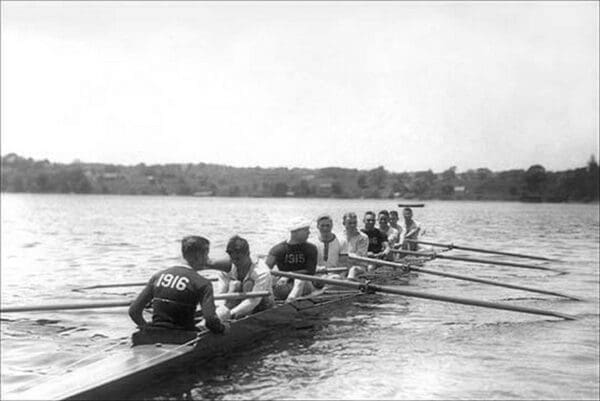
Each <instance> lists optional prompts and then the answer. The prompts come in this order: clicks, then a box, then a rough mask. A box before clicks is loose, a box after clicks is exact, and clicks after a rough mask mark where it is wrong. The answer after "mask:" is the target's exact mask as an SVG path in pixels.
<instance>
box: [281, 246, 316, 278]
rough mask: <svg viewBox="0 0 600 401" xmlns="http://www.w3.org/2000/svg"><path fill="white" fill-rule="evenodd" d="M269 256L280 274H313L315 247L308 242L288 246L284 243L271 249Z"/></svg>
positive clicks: (314, 268)
mask: <svg viewBox="0 0 600 401" xmlns="http://www.w3.org/2000/svg"><path fill="white" fill-rule="evenodd" d="M269 255H273V256H274V257H275V265H276V266H277V268H278V269H279V270H280V271H282V272H294V271H298V270H306V271H307V274H315V270H316V268H317V247H316V246H315V245H313V244H311V243H309V242H304V243H302V244H288V243H287V242H286V241H284V242H282V243H280V244H277V245H275V246H274V247H273V248H271V250H270V251H269Z"/></svg>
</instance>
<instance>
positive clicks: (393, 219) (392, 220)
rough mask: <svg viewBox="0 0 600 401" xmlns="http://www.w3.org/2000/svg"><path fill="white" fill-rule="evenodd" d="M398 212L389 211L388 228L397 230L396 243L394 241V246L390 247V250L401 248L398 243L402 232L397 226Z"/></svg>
mask: <svg viewBox="0 0 600 401" xmlns="http://www.w3.org/2000/svg"><path fill="white" fill-rule="evenodd" d="M398 220H399V218H398V212H397V211H396V210H390V221H389V223H390V227H392V228H395V229H396V230H398V241H396V244H393V245H392V248H398V247H400V246H401V243H400V238H401V237H402V233H403V232H404V229H403V228H402V226H401V225H400V224H398Z"/></svg>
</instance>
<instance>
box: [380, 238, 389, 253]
mask: <svg viewBox="0 0 600 401" xmlns="http://www.w3.org/2000/svg"><path fill="white" fill-rule="evenodd" d="M381 245H383V251H382V252H381V253H380V254H379V255H380V256H387V255H388V254H389V253H390V251H391V249H390V243H389V242H388V241H384V242H383V244H381Z"/></svg>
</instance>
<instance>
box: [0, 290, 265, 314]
mask: <svg viewBox="0 0 600 401" xmlns="http://www.w3.org/2000/svg"><path fill="white" fill-rule="evenodd" d="M269 294H270V293H269V292H268V291H256V292H248V293H228V294H216V295H214V299H215V300H235V299H246V298H262V297H266V296H268V295H269ZM131 302H132V301H112V302H96V303H92V302H88V303H80V304H57V305H30V306H9V307H6V308H1V309H0V313H11V312H41V311H54V310H75V309H100V308H119V307H125V306H129V305H131Z"/></svg>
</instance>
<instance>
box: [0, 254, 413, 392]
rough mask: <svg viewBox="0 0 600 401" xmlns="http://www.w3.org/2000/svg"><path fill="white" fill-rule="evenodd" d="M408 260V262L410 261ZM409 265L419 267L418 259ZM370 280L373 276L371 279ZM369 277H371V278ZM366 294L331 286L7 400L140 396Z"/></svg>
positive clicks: (43, 382)
mask: <svg viewBox="0 0 600 401" xmlns="http://www.w3.org/2000/svg"><path fill="white" fill-rule="evenodd" d="M407 261H408V260H407ZM409 263H418V259H417V258H415V259H413V260H410V262H409ZM385 270H386V268H385V267H384V269H381V270H380V269H377V272H376V273H374V275H372V277H371V278H374V277H375V276H379V277H380V278H383V279H384V280H389V279H390V278H392V276H393V277H396V278H398V279H400V280H405V279H407V278H408V276H409V275H407V274H406V273H405V272H402V271H396V270H393V271H392V274H391V275H390V274H389V272H387V273H386V272H385ZM368 276H369V275H368ZM367 278H369V277H367ZM365 295H366V294H365V293H363V292H359V291H354V290H347V289H334V288H329V287H327V286H326V287H325V288H324V289H323V290H321V291H320V292H319V293H317V294H313V295H311V296H309V297H304V298H298V299H297V300H295V301H293V302H290V303H283V302H281V303H278V304H277V305H276V306H275V307H273V308H271V309H267V310H265V311H262V312H258V313H255V314H252V315H249V316H246V317H243V318H241V319H238V320H235V321H232V322H231V327H230V330H229V332H228V333H227V334H226V335H222V334H214V333H211V332H210V331H208V330H204V331H202V332H200V333H199V335H198V337H197V338H196V339H194V340H192V341H190V342H188V343H186V344H182V345H179V344H151V345H137V346H135V347H130V348H126V349H119V350H118V351H115V352H113V353H111V354H110V355H108V356H107V357H103V358H102V359H100V360H98V361H96V362H93V363H90V364H88V365H84V366H82V365H81V364H75V365H73V367H72V369H71V370H68V371H66V372H64V373H63V374H62V375H61V376H60V377H51V378H43V379H40V380H39V381H38V382H37V383H33V384H32V383H29V384H28V385H27V388H24V386H23V387H20V388H18V389H15V390H14V391H13V392H11V393H10V394H6V397H5V398H6V399H11V400H13V399H14V400H37V399H44V400H69V399H78V400H80V399H92V400H100V399H102V400H108V399H124V398H127V396H128V395H129V394H132V393H135V392H139V391H140V389H142V388H144V385H147V383H152V384H155V383H157V382H159V381H160V380H164V379H165V378H168V377H170V375H169V374H168V373H167V374H165V372H169V371H173V369H177V368H180V367H181V366H186V364H189V363H191V362H193V363H198V362H199V361H202V360H207V359H210V358H213V357H215V356H218V355H222V354H226V353H228V352H231V351H232V350H235V349H238V348H241V347H242V346H244V345H248V344H251V343H253V342H255V341H257V340H259V339H261V338H263V337H264V336H265V335H267V334H269V333H272V332H274V331H275V329H277V328H280V329H281V328H285V327H294V325H295V324H297V323H302V322H303V321H306V318H307V317H309V316H311V315H314V314H320V313H322V312H326V311H327V310H331V309H330V308H331V307H336V306H338V307H339V305H340V304H345V303H348V302H352V301H354V300H357V299H358V298H359V297H363V296H365Z"/></svg>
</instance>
